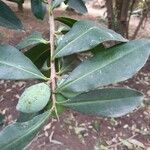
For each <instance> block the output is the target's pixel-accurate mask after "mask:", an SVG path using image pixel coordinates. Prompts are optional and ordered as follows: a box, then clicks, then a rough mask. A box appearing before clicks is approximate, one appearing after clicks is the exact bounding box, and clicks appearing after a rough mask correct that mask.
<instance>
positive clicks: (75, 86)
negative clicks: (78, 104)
mask: <svg viewBox="0 0 150 150" xmlns="http://www.w3.org/2000/svg"><path fill="white" fill-rule="evenodd" d="M149 47H150V40H145V39H142V40H134V41H130V42H128V43H125V44H120V45H117V46H114V47H112V48H109V49H103V50H102V49H101V51H100V52H99V53H97V54H96V55H95V56H94V57H93V58H90V59H89V60H87V61H85V62H83V63H81V65H79V66H78V67H77V68H76V69H75V70H74V71H73V72H72V73H71V74H70V75H69V77H68V78H67V79H66V80H65V81H64V82H62V84H60V85H59V87H58V89H57V91H63V93H65V92H69V91H73V92H84V91H88V90H91V89H95V88H97V87H99V86H104V85H108V84H111V83H116V82H120V81H124V80H126V79H128V78H130V77H132V76H133V75H134V74H135V73H137V72H138V71H139V70H140V69H141V68H142V67H143V66H144V64H145V62H146V61H147V59H148V57H149V54H150V48H149ZM133 60H134V61H133Z"/></svg>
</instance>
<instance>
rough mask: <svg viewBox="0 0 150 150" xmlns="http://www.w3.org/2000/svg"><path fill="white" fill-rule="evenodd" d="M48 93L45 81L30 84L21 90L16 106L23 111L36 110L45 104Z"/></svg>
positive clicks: (48, 97) (48, 89) (47, 99)
mask: <svg viewBox="0 0 150 150" xmlns="http://www.w3.org/2000/svg"><path fill="white" fill-rule="evenodd" d="M50 95H51V92H50V88H49V86H48V85H47V84H46V83H38V84H35V85H32V86H31V87H29V88H27V89H26V90H25V91H24V92H23V94H22V95H21V97H20V98H19V102H18V104H17V107H16V108H17V110H19V111H21V112H23V113H35V112H38V111H40V110H42V109H43V108H44V107H45V106H46V105H47V103H48V101H49V99H50Z"/></svg>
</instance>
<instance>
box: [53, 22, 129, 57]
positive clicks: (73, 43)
mask: <svg viewBox="0 0 150 150" xmlns="http://www.w3.org/2000/svg"><path fill="white" fill-rule="evenodd" d="M110 40H112V41H120V42H127V40H126V39H124V38H123V37H122V36H121V35H119V34H118V33H116V32H114V31H112V30H110V29H107V28H104V27H99V26H98V25H96V24H95V23H94V22H91V21H78V22H76V23H75V24H74V26H73V27H72V29H71V30H70V31H69V32H68V33H67V34H66V35H64V37H63V39H62V40H61V41H60V42H59V45H58V47H57V49H56V51H55V54H54V57H55V58H57V57H62V56H66V55H70V54H73V53H78V52H83V51H87V50H89V49H92V48H94V47H95V46H97V45H98V44H100V43H103V42H105V41H110Z"/></svg>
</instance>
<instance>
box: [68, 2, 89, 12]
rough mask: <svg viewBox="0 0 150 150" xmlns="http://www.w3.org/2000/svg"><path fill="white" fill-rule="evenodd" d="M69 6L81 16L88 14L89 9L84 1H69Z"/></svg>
mask: <svg viewBox="0 0 150 150" xmlns="http://www.w3.org/2000/svg"><path fill="white" fill-rule="evenodd" d="M68 5H69V7H71V8H73V9H75V10H76V11H78V12H79V13H81V14H84V13H87V8H86V6H85V3H84V2H83V1H82V0H68Z"/></svg>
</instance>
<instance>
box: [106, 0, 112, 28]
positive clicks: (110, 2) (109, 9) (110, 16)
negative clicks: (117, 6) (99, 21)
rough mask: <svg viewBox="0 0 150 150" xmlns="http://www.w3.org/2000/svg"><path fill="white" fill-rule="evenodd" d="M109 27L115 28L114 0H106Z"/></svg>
mask: <svg viewBox="0 0 150 150" xmlns="http://www.w3.org/2000/svg"><path fill="white" fill-rule="evenodd" d="M106 7H107V18H108V28H109V29H113V30H114V20H113V18H114V12H113V0H106Z"/></svg>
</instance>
